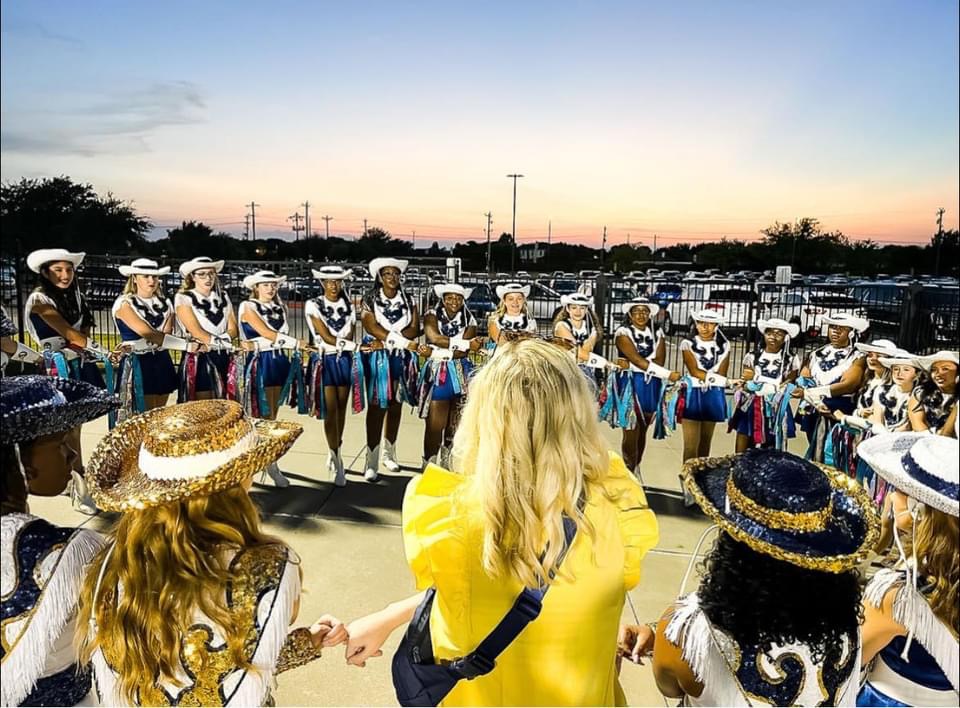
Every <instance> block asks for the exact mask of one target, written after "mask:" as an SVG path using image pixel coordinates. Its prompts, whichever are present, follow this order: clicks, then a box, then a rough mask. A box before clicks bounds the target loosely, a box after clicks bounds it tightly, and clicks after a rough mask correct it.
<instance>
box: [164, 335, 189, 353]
mask: <svg viewBox="0 0 960 708" xmlns="http://www.w3.org/2000/svg"><path fill="white" fill-rule="evenodd" d="M160 346H161V348H163V349H173V350H177V351H181V352H185V351H187V348H188V347H189V346H190V342H188V341H187V340H186V339H183V338H182V337H176V336H174V335H172V334H165V335H163V344H161V345H160Z"/></svg>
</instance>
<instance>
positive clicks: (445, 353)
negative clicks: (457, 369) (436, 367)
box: [430, 347, 453, 361]
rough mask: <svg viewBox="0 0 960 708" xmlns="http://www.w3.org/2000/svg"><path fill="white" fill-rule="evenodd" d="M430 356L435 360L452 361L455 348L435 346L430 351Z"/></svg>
mask: <svg viewBox="0 0 960 708" xmlns="http://www.w3.org/2000/svg"><path fill="white" fill-rule="evenodd" d="M430 358H431V359H433V360H434V361H450V360H451V359H453V350H452V349H441V348H440V347H434V349H433V351H432V352H430Z"/></svg>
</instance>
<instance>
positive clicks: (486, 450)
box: [453, 339, 609, 587]
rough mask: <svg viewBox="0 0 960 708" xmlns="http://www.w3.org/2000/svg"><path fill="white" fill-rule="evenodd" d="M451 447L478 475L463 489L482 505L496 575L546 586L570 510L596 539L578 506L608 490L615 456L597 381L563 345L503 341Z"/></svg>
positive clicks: (474, 389) (487, 560) (487, 556)
mask: <svg viewBox="0 0 960 708" xmlns="http://www.w3.org/2000/svg"><path fill="white" fill-rule="evenodd" d="M453 448H454V455H455V456H456V458H457V463H458V469H459V470H460V471H461V472H462V473H463V474H465V475H467V476H469V477H471V480H470V483H469V484H468V485H466V489H465V491H464V494H470V495H471V498H472V500H475V501H476V502H478V504H479V507H480V510H481V515H482V525H483V549H482V554H483V559H482V560H483V567H484V569H485V570H486V571H487V572H488V573H489V574H490V575H492V576H495V577H496V576H503V575H506V576H509V577H512V578H515V579H517V580H519V581H520V582H521V583H523V584H524V585H526V586H530V587H536V586H537V585H538V584H539V583H543V584H548V583H549V579H550V577H551V575H553V573H555V572H556V571H557V569H558V565H559V564H558V558H559V555H560V553H561V550H562V548H563V546H564V534H563V519H562V515H563V514H566V515H567V516H569V517H570V518H571V519H573V520H574V521H575V522H576V523H577V526H578V529H579V530H580V531H585V532H586V534H587V535H588V536H589V538H590V539H591V540H592V539H593V538H594V529H593V527H592V526H591V524H590V523H589V521H588V520H587V519H586V518H585V517H584V515H583V512H582V510H581V508H580V505H579V502H580V499H581V498H586V497H589V496H590V495H591V494H593V493H602V487H601V485H602V483H603V481H604V480H605V478H606V476H607V469H608V466H609V456H608V453H607V450H606V445H605V444H604V441H603V438H602V436H601V434H600V426H599V423H598V422H597V415H596V401H595V400H594V397H593V394H592V391H591V390H590V385H589V383H588V381H587V379H586V377H585V376H584V375H583V374H582V373H581V372H580V370H579V369H578V368H577V365H576V364H575V363H574V361H573V358H572V357H571V356H570V355H569V354H568V353H567V352H566V351H564V350H563V349H561V348H560V347H557V346H556V345H554V344H549V343H547V342H544V341H542V340H537V339H528V340H518V341H515V342H510V343H507V344H504V345H502V346H500V347H499V348H498V349H497V353H496V356H494V357H493V358H492V359H491V360H490V362H489V363H488V364H486V365H485V366H484V367H483V368H482V369H481V370H480V371H479V372H478V373H477V375H476V377H474V378H473V379H472V380H471V382H470V396H469V397H468V399H467V403H466V406H465V407H464V410H463V415H462V418H461V420H460V425H459V427H458V429H457V433H456V436H455V437H454V442H453ZM544 548H546V552H544ZM541 554H542V557H541Z"/></svg>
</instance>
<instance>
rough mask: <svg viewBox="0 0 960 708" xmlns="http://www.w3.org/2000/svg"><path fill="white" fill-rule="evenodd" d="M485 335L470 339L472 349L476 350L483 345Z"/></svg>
mask: <svg viewBox="0 0 960 708" xmlns="http://www.w3.org/2000/svg"><path fill="white" fill-rule="evenodd" d="M483 340H484V338H483V337H474V338H473V339H471V340H470V351H472V352H475V351H477V350H478V349H480V347H482V346H483Z"/></svg>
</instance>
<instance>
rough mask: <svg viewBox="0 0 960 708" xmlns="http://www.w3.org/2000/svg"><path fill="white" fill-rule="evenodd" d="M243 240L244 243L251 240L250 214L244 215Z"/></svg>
mask: <svg viewBox="0 0 960 708" xmlns="http://www.w3.org/2000/svg"><path fill="white" fill-rule="evenodd" d="M243 240H244V241H249V240H250V215H249V214H244V215H243Z"/></svg>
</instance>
